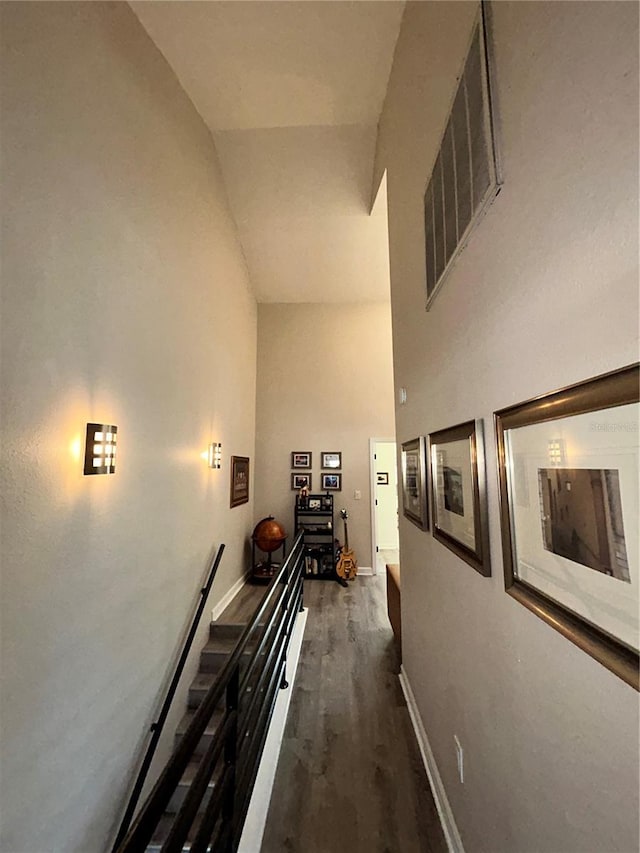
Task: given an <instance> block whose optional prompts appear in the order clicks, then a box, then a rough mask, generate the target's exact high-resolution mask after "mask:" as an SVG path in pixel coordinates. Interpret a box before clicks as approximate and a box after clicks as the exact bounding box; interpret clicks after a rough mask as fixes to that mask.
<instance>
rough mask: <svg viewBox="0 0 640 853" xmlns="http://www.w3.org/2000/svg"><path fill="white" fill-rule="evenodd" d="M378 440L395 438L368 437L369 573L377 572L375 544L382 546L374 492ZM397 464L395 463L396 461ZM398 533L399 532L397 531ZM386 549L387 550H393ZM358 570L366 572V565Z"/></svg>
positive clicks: (375, 487) (393, 441)
mask: <svg viewBox="0 0 640 853" xmlns="http://www.w3.org/2000/svg"><path fill="white" fill-rule="evenodd" d="M378 442H384V443H387V442H388V443H389V444H394V445H396V446H397V444H396V440H395V438H370V439H369V482H370V484H371V486H370V494H371V507H370V509H371V559H372V560H373V568H372V569H371V574H372V575H375V574H377V567H376V563H377V559H376V557H377V555H378V551H377V550H376V546H377V547H378V549H379V550H382V548H383V546H382V545H381V544H380V543H379V542H378V517H377V515H376V494H377V485H378V483H377V478H376V460H375V454H376V444H377V443H378ZM396 464H397V463H396ZM398 533H399V532H398ZM398 547H399V546H398V545H395V546H393V549H395V548H398ZM393 549H388V550H393ZM358 572H359V573H360V574H364V575H366V574H367V571H366V567H365V570H364V571H363V570H362V569H361V568H358Z"/></svg>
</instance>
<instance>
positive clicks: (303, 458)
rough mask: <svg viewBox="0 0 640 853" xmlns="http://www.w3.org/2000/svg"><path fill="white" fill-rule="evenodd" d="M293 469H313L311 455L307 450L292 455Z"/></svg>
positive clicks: (295, 451) (294, 452) (297, 451)
mask: <svg viewBox="0 0 640 853" xmlns="http://www.w3.org/2000/svg"><path fill="white" fill-rule="evenodd" d="M291 467H292V468H311V467H312V466H311V453H309V451H307V450H294V451H293V453H292V454H291Z"/></svg>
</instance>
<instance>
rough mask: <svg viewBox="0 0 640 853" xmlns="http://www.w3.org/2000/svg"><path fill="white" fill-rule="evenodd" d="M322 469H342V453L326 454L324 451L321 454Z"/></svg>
mask: <svg viewBox="0 0 640 853" xmlns="http://www.w3.org/2000/svg"><path fill="white" fill-rule="evenodd" d="M322 467H323V468H329V469H331V468H334V469H336V470H339V469H340V468H342V453H340V452H331V453H327V452H325V451H323V452H322Z"/></svg>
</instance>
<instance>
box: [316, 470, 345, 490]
mask: <svg viewBox="0 0 640 853" xmlns="http://www.w3.org/2000/svg"><path fill="white" fill-rule="evenodd" d="M321 477H322V491H323V492H341V491H342V474H340V473H338V472H334V471H326V472H323V473H322V475H321ZM333 479H335V482H336V485H335V486H333V485H328V484H329V483H330V482H331V481H332V480H333Z"/></svg>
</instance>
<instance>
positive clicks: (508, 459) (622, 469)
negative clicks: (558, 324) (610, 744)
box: [495, 364, 640, 690]
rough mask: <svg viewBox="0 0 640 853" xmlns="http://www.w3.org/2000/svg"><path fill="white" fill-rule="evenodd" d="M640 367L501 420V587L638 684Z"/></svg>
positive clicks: (510, 411) (524, 406)
mask: <svg viewBox="0 0 640 853" xmlns="http://www.w3.org/2000/svg"><path fill="white" fill-rule="evenodd" d="M639 379H640V369H639V366H638V364H634V365H631V366H629V367H625V368H622V369H621V370H617V371H614V372H613V373H607V374H605V375H604V376H598V377H596V378H594V379H590V380H588V381H586V382H581V383H579V384H577V385H571V386H570V387H568V388H564V389H562V390H560V391H554V392H552V393H550V394H546V395H543V396H541V397H537V398H535V399H533V400H528V401H527V402H524V403H520V404H518V405H515V406H510V407H508V408H506V409H501V410H500V411H498V412H496V413H495V423H496V439H497V443H498V473H499V481H500V513H501V518H500V521H501V528H502V552H503V557H504V572H505V589H506V591H507V592H508V594H509V595H511V596H512V597H513V598H515V599H516V600H517V601H519V602H520V603H521V604H523V605H524V606H525V607H527V608H528V609H529V610H531V611H532V612H533V613H535V614H536V616H539V617H540V618H541V619H544V620H545V621H546V622H548V623H549V624H550V625H551V627H552V628H554V629H555V630H556V631H559V632H560V633H561V634H563V635H564V636H565V637H567V639H569V640H571V642H573V643H575V644H576V645H577V646H579V647H580V648H581V649H582V650H583V651H585V652H587V654H589V655H591V656H592V657H594V658H595V659H596V660H598V661H599V662H600V663H601V664H603V665H604V666H606V667H607V669H609V670H611V672H613V673H615V674H616V675H618V676H619V677H620V678H622V679H623V680H624V681H626V682H627V684H630V685H631V686H632V687H635V689H636V690H638V689H639V684H638V632H639V617H638V606H639V602H638V587H639V585H640V558H639V553H638V552H639V544H640V538H639V535H638V533H639V531H638V518H639V516H640V506H639V503H640V501H639V495H638V491H639V490H638V474H639V468H640V448H639V447H638V428H639V417H640V405H639V394H638V382H639Z"/></svg>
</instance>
